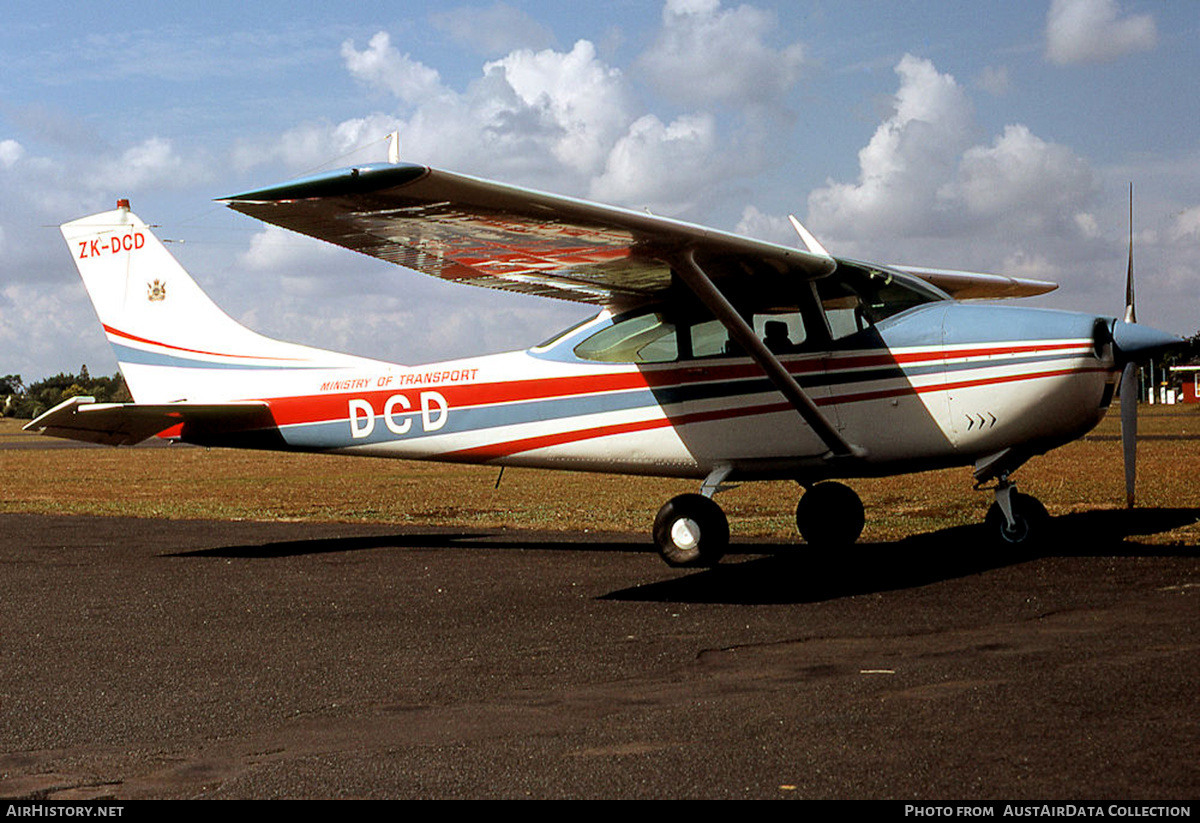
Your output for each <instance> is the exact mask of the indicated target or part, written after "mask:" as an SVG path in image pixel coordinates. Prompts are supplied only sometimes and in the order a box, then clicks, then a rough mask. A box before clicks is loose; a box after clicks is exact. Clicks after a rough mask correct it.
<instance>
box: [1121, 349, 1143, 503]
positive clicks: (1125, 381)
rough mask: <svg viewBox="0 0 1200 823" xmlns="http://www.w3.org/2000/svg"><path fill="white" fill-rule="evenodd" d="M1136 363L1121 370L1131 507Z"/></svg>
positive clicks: (1127, 499) (1127, 494) (1134, 471)
mask: <svg viewBox="0 0 1200 823" xmlns="http://www.w3.org/2000/svg"><path fill="white" fill-rule="evenodd" d="M1138 371H1139V369H1138V364H1137V363H1134V362H1132V361H1130V362H1128V363H1126V364H1125V368H1124V369H1123V370H1122V371H1121V451H1122V452H1123V453H1124V456H1125V506H1126V508H1130V509H1132V508H1133V504H1134V493H1135V491H1136V486H1137V400H1138V398H1137V380H1138Z"/></svg>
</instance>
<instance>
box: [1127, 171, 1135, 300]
mask: <svg viewBox="0 0 1200 823" xmlns="http://www.w3.org/2000/svg"><path fill="white" fill-rule="evenodd" d="M1125 322H1126V323H1136V322H1137V309H1135V308H1134V300H1133V183H1130V184H1129V265H1128V266H1126V268H1125Z"/></svg>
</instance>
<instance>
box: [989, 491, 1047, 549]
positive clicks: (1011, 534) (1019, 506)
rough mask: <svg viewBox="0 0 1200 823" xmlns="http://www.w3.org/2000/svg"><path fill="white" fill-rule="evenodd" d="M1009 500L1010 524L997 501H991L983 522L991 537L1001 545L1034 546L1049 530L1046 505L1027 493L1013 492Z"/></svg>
mask: <svg viewBox="0 0 1200 823" xmlns="http://www.w3.org/2000/svg"><path fill="white" fill-rule="evenodd" d="M1009 502H1011V503H1012V510H1013V520H1014V521H1016V522H1015V523H1014V524H1013V525H1012V526H1009V525H1008V519H1007V518H1005V516H1004V511H1003V510H1002V509H1001V508H1000V504H999V503H993V504H992V505H991V508H989V509H988V513H987V517H986V518H985V519H984V521H983V522H984V524H985V525H986V526H987V529H988V531H989V532H991V534H992V537H993V538H995V540H996V541H997V542H998V543H999V544H1000V545H1002V546H1034V545H1036V544H1037V543H1039V542H1041V541H1042V540H1044V539H1045V537H1046V534H1047V532H1049V530H1050V515H1049V513H1048V512H1047V511H1046V507H1045V506H1043V505H1042V503H1041V501H1040V500H1038V499H1037V498H1036V497H1031V496H1030V495H1028V494H1021V493H1019V492H1013V493H1012V494H1011V495H1010V498H1009Z"/></svg>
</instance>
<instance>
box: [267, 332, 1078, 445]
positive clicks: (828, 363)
mask: <svg viewBox="0 0 1200 823" xmlns="http://www.w3.org/2000/svg"><path fill="white" fill-rule="evenodd" d="M1084 348H1090V344H1087V345H1086V346H1085V345H1084V344H1081V343H1056V344H1023V345H1016V346H976V347H972V348H969V349H968V348H961V349H951V350H949V351H946V352H940V351H928V352H900V353H898V354H894V355H893V354H891V353H888V354H868V355H846V356H840V357H839V356H834V357H828V356H825V355H817V356H809V357H806V358H805V359H802V360H796V361H791V362H788V363H786V364H785V365H786V367H787V370H788V371H789V372H790V373H791V374H793V375H796V376H804V375H810V374H815V373H822V372H836V371H840V370H846V369H856V368H867V367H872V366H873V367H881V366H889V365H894V366H899V365H900V364H902V363H903V364H905V365H909V366H911V365H919V364H921V363H928V362H942V361H946V360H950V359H961V358H968V357H983V356H997V355H1017V354H1030V353H1034V352H1038V351H1048V352H1049V351H1054V352H1062V351H1064V350H1069V349H1084ZM980 365H981V367H983V366H987V365H1000V364H999V363H991V364H980ZM763 377H764V375H763V373H762V370H761V369H760V368H759V367H758V366H757V365H755V364H753V363H741V364H712V365H703V364H702V362H701V361H696V362H694V363H689V364H688V365H683V366H680V365H675V364H672V365H671V366H669V367H646V366H643V367H642V368H641V369H638V370H629V371H621V372H616V373H601V374H588V375H578V376H564V377H541V378H533V379H527V380H507V381H498V382H492V383H450V384H430V385H424V386H422V385H415V386H402V387H394V388H388V389H384V390H374V391H365V392H340V393H338V394H329V395H301V396H293V397H279V398H262V399H267V400H268V401H269V402H270V404H271V412H272V414H273V415H274V416H275V419H276V421H277V422H278V424H279V425H302V424H305V423H318V422H324V421H329V420H344V419H345V418H346V403H347V401H348V400H350V399H361V400H366V401H367V402H368V403H370V404H371V405H372V407H373V408H375V410H376V411H377V412H378V411H380V410H382V408H383V404H384V403H385V402H387V399H388V398H389V397H391V396H392V395H395V394H406V393H407V394H410V395H412V398H411V399H414V400H415V398H416V396H417V395H418V394H419V393H420V392H421V391H436V392H438V393H439V394H441V395H442V396H443V397H445V398H446V402H447V403H448V404H449V405H450V406H451V407H452V408H471V407H482V406H491V405H503V404H507V403H519V402H524V401H534V400H547V399H550V398H556V397H564V398H565V397H581V396H586V395H599V394H605V393H610V392H625V391H639V390H645V389H660V388H668V387H673V386H688V385H695V384H702V383H726V382H730V381H734V380H754V379H762V378H763ZM933 388H942V386H941V385H939V386H936V387H933ZM895 391H899V390H885V391H884V392H883V393H868V394H866V395H863V397H864V399H872V397H873V396H875V395H876V394H878V396H890V395H891V394H892V393H894V392H895ZM908 391H909V390H908V389H905V390H903V391H900V393H907V392H908ZM247 399H260V398H247ZM816 402H817V403H818V404H824V402H827V401H823V400H821V399H816ZM838 402H844V401H843V400H841V399H840V398H839V400H838ZM845 402H851V401H845Z"/></svg>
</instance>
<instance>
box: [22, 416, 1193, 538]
mask: <svg viewBox="0 0 1200 823" xmlns="http://www.w3.org/2000/svg"><path fill="white" fill-rule="evenodd" d="M1116 412H1117V410H1116V409H1115V408H1114V410H1113V412H1112V413H1110V414H1109V416H1108V418H1107V419H1106V420H1105V421H1104V423H1102V424H1101V426H1100V427H1099V428H1097V429H1096V430H1095V431H1094V432H1092V433H1091V434H1090V435H1088V436H1087V437H1086V438H1084V439H1083V440H1080V441H1077V442H1075V443H1072V444H1070V445H1068V446H1065V447H1063V448H1061V449H1058V450H1056V451H1054V452H1051V453H1050V454H1048V455H1045V456H1043V457H1040V458H1035V459H1034V460H1032V461H1030V462H1029V463H1028V464H1026V465H1025V466H1024V467H1022V469H1021V470H1020V471H1019V472H1018V473H1017V475H1016V480H1017V481H1018V486H1019V488H1020V489H1021V490H1022V491H1026V492H1029V493H1031V494H1034V495H1035V496H1037V497H1039V498H1040V499H1041V500H1042V502H1043V503H1045V505H1046V507H1047V508H1048V509H1049V511H1050V513H1051V514H1052V515H1064V514H1072V513H1078V512H1087V511H1095V510H1103V509H1117V508H1120V507H1121V506H1123V505H1124V480H1123V473H1122V468H1121V447H1120V442H1119V441H1118V440H1116V439H1115V438H1116V436H1117V435H1118V433H1119V424H1118V419H1117V413H1116ZM24 422H25V421H15V420H7V419H4V420H0V472H2V474H0V477H2V478H3V480H2V481H0V482H3V493H2V495H0V512H27V513H41V514H92V515H111V516H117V515H120V516H134V517H161V518H216V519H236V520H289V521H313V522H316V521H326V522H328V521H351V522H379V523H404V524H420V525H439V526H462V527H467V528H479V527H508V528H530V529H564V530H577V531H583V530H590V531H635V532H643V533H645V532H648V531H649V528H650V524H651V522H652V521H653V519H654V515H655V513H656V512H657V511H658V508H659V506H661V505H662V504H663V503H664V502H665V501H666V500H667V499H668V498H669V497H671V496H673V495H675V494H679V493H682V492H686V491H696V490H697V489H696V485H697V484H696V483H694V482H690V481H680V480H659V479H647V478H634V477H622V476H616V475H599V474H583V473H569V472H547V471H537V470H532V469H508V470H506V471H505V473H504V477H503V480H502V482H501V484H500V487H499V488H498V489H497V488H495V484H496V478H497V474H498V470H497V469H495V468H486V467H479V466H460V465H449V464H439V463H420V462H413V461H400V460H383V459H378V458H350V457H340V456H319V455H307V454H287V453H272V452H251V451H232V450H225V449H200V448H191V447H163V448H157V447H156V448H70V449H27V448H3V447H4V446H6V445H20V444H23V443H28V442H29V441H30V438H33V437H34V436H33V435H29V434H25V433H23V432H21V430H20V427H21V425H22V423H24ZM1139 422H1140V427H1139V434H1140V435H1141V436H1142V437H1143V439H1142V441H1141V442H1140V444H1139V451H1138V460H1139V462H1138V503H1139V507H1144V508H1147V509H1170V510H1175V511H1178V510H1187V509H1196V518H1200V493H1198V491H1197V490H1198V489H1200V407H1197V406H1144V407H1143V408H1142V409H1141V413H1140V421H1139ZM851 485H853V486H854V488H855V489H856V490H857V491H858V492H859V494H860V495H861V496H862V498H863V502H864V504H865V505H866V508H867V527H866V530H865V532H864V534H863V540H867V541H881V540H895V539H900V538H903V537H906V536H909V535H913V534H919V533H923V532H929V531H934V530H936V529H941V528H946V527H949V526H959V525H966V524H971V523H977V522H979V521H980V520H981V519H982V518H983V515H984V512H985V511H986V510H987V507H988V506H989V505H990V504H991V502H992V494H991V493H990V492H989V491H975V490H973V488H972V477H971V471H970V469H969V468H959V469H947V470H944V471H937V472H926V473H923V474H915V475H906V476H901V477H890V478H882V479H868V480H854V481H851ZM798 491H799V490H798V488H797V487H796V486H795V484H793V483H790V482H771V483H752V484H747V485H744V486H741V487H739V488H737V489H733V490H731V491H728V492H723V493H722V494H721V495H720V497H719V501H720V503H721V505H722V507H723V508H724V509H725V510H726V512H727V513H728V514H729V518H730V522H731V524H732V531H733V534H734V536H735V537H736V536H760V537H774V538H779V539H785V540H786V539H798V538H796V537H795V525H794V520H793V512H794V509H795V504H796V499H797V496H798ZM1196 518H1192V519H1191V520H1192V522H1190V523H1188V524H1186V525H1183V526H1177V525H1176V526H1172V527H1170V528H1163V529H1159V530H1154V531H1152V533H1150V534H1146V535H1142V536H1133V537H1130V538H1128V539H1130V540H1134V541H1136V542H1141V543H1148V544H1169V545H1188V546H1196V545H1200V525H1198V524H1197V523H1196V522H1194V521H1195V519H1196ZM1182 519H1184V520H1188V518H1186V517H1185V518H1182ZM1179 520H1180V518H1179V517H1178V516H1176V517H1174V518H1173V522H1177V521H1179Z"/></svg>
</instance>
